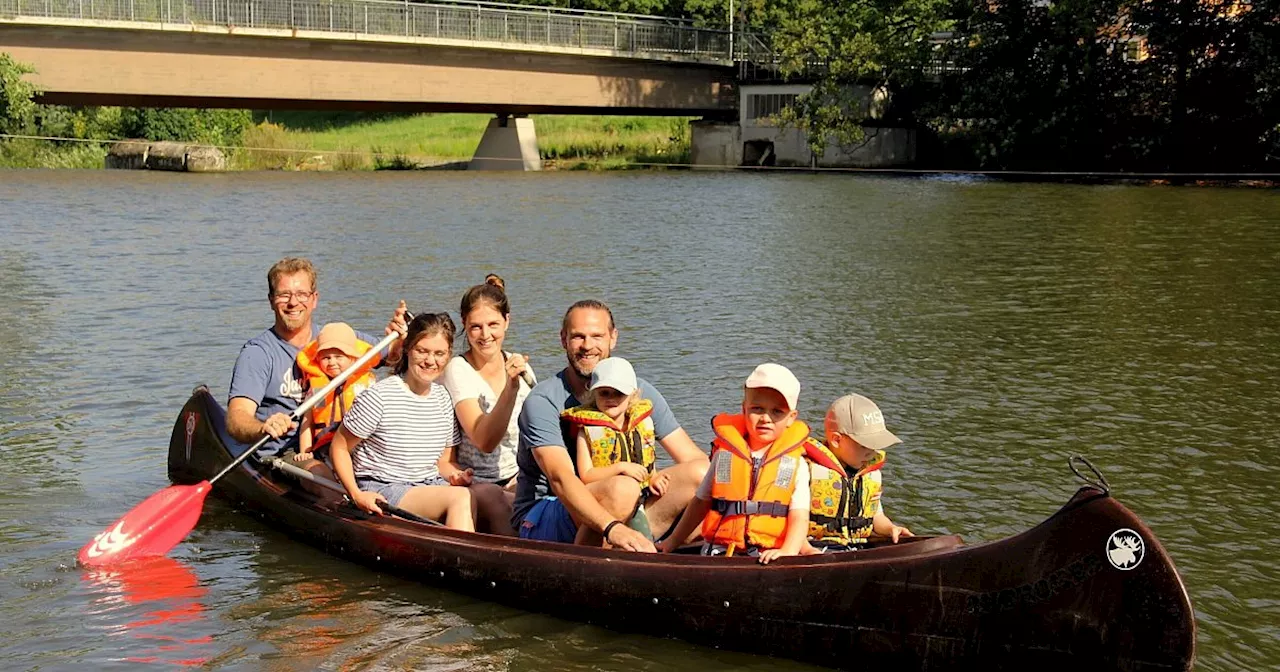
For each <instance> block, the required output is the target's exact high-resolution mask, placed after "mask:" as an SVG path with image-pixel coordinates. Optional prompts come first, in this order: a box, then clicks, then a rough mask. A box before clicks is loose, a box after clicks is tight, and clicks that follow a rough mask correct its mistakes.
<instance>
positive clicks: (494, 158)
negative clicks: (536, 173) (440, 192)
mask: <svg viewBox="0 0 1280 672" xmlns="http://www.w3.org/2000/svg"><path fill="white" fill-rule="evenodd" d="M467 170H542V159H541V158H540V157H539V156H538V136H537V135H536V134H535V133H534V130H533V120H532V119H530V118H528V117H508V116H507V115H505V114H500V115H498V116H497V117H496V118H494V119H490V120H489V127H488V128H486V129H485V131H484V137H482V138H480V146H479V147H476V153H475V156H473V157H471V163H470V164H468V165H467Z"/></svg>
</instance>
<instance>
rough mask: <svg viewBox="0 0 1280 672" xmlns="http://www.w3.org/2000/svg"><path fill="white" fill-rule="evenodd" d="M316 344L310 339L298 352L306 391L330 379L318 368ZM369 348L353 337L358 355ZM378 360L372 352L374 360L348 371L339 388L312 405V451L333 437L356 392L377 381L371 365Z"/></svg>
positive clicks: (375, 364)
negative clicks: (305, 381) (305, 380)
mask: <svg viewBox="0 0 1280 672" xmlns="http://www.w3.org/2000/svg"><path fill="white" fill-rule="evenodd" d="M319 344H320V343H319V341H311V342H310V343H308V344H307V347H305V348H303V349H302V350H299V351H298V359H297V362H298V369H300V370H301V371H302V373H303V375H305V376H306V377H307V384H306V387H305V390H304V392H306V393H308V394H309V393H310V392H311V391H315V390H320V389H322V388H323V387H324V386H325V385H328V384H329V380H330V379H329V376H328V374H326V373H325V372H324V369H322V368H321V367H320V352H319ZM372 347H373V346H372V345H369V344H368V343H365V342H364V341H361V340H358V339H357V340H356V351H357V352H359V353H360V356H364V353H366V352H368V351H369V349H370V348H372ZM381 359H382V355H381V354H378V355H374V356H373V359H370V360H369V361H368V362H367V363H366V364H365V365H364V366H362V367H360V369H359V370H357V371H356V372H355V373H353V374H351V377H349V378H347V380H346V382H344V383H343V384H342V385H340V386H338V389H336V390H334V391H332V392H330V393H329V394H328V395H326V396H325V398H324V401H321V402H320V403H318V404H316V405H315V406H313V407H311V429H312V437H313V439H314V440H313V442H312V448H311V449H312V450H313V451H314V450H316V449H318V448H320V447H321V446H323V445H325V444H326V443H329V441H331V440H333V433H334V431H336V430H337V429H338V425H339V424H341V423H342V416H343V415H344V414H345V413H346V412H347V411H348V410H350V408H351V402H352V401H354V400H355V398H356V395H357V394H360V393H361V392H364V391H365V390H367V389H369V387H370V386H372V385H373V384H374V383H376V382H378V379H377V377H376V376H374V375H373V367H375V366H377V365H378V362H379V361H381Z"/></svg>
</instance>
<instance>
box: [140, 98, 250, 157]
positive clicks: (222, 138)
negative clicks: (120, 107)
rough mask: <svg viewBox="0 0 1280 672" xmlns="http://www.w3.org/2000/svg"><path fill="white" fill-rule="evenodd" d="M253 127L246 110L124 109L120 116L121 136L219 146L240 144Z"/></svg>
mask: <svg viewBox="0 0 1280 672" xmlns="http://www.w3.org/2000/svg"><path fill="white" fill-rule="evenodd" d="M251 125H253V115H252V113H251V112H250V111H249V110H205V109H195V108H185V107H176V108H126V109H125V110H124V111H123V112H122V113H121V115H120V131H121V134H122V135H123V136H124V137H129V138H145V139H147V140H175V141H179V142H200V143H205V144H211V145H215V146H220V147H226V146H234V145H237V144H239V143H240V140H241V138H242V137H243V136H244V131H245V129H247V128H248V127H249V126H251Z"/></svg>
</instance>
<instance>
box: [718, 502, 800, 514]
mask: <svg viewBox="0 0 1280 672" xmlns="http://www.w3.org/2000/svg"><path fill="white" fill-rule="evenodd" d="M711 509H712V510H713V511H715V512H716V513H718V514H720V515H722V516H775V517H778V518H786V517H787V513H789V512H790V510H791V507H790V506H788V505H786V504H781V503H779V502H757V501H755V500H753V499H749V500H731V499H713V500H711Z"/></svg>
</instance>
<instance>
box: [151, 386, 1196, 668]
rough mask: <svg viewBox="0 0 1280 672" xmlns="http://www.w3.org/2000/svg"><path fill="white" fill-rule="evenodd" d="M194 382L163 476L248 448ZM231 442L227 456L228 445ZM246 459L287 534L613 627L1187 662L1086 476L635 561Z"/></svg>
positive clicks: (848, 661)
mask: <svg viewBox="0 0 1280 672" xmlns="http://www.w3.org/2000/svg"><path fill="white" fill-rule="evenodd" d="M224 427H225V411H224V410H223V409H222V407H221V406H220V405H219V404H218V402H217V401H215V400H214V398H213V397H212V396H211V395H210V394H209V392H208V390H207V389H205V388H203V387H201V388H197V389H196V391H195V392H194V394H193V395H192V397H191V399H190V400H189V401H188V402H187V404H186V405H185V406H184V407H183V409H182V412H181V414H180V415H179V416H178V419H177V421H176V423H175V425H174V430H173V436H172V439H171V441H170V444H169V465H168V466H169V477H170V479H171V480H172V481H174V482H175V483H195V482H198V481H201V480H204V479H207V478H209V477H210V476H211V475H213V474H215V473H217V472H218V471H219V470H221V469H222V468H223V467H224V466H225V465H227V464H228V463H229V462H230V461H231V459H232V457H233V452H232V450H234V451H235V453H234V454H238V453H239V451H240V450H242V449H243V446H240V445H238V444H235V443H234V442H232V441H231V440H230V439H229V437H228V436H227V435H226V433H225V428H224ZM229 448H230V449H231V450H229ZM315 490H316V489H315V488H314V487H311V488H305V487H302V485H301V484H300V483H299V482H298V481H295V480H293V479H292V478H290V477H288V476H284V475H282V474H280V473H278V472H276V471H274V470H272V469H271V468H269V467H267V466H265V465H263V464H259V463H256V462H255V461H254V460H252V459H250V460H248V461H246V462H245V463H244V464H243V465H241V466H240V467H239V468H238V469H236V470H233V471H232V472H231V473H229V474H227V476H226V477H224V478H223V479H221V480H220V481H218V482H217V484H216V486H215V492H217V493H218V494H219V495H220V496H222V497H225V498H227V499H229V500H231V501H233V502H236V503H238V504H240V505H241V506H242V507H244V508H245V509H246V510H248V511H251V512H253V513H254V514H256V515H259V516H261V517H262V518H263V519H264V520H265V521H267V522H268V523H269V524H271V525H273V526H275V527H277V528H279V529H281V530H283V531H285V532H286V533H288V534H290V535H291V536H293V537H295V538H297V539H299V540H300V541H305V542H307V543H310V544H312V545H314V546H316V547H318V548H320V549H323V550H324V551H326V552H328V553H331V554H333V555H336V556H340V557H343V558H347V559H349V560H352V561H355V562H359V563H362V564H364V565H367V566H369V567H371V568H374V569H375V570H378V571H386V572H392V573H396V574H400V575H403V576H405V577H408V578H412V579H414V580H419V581H422V582H424V583H430V584H434V585H437V586H440V587H443V588H447V589H450V590H454V591H458V592H463V593H467V594H470V595H474V596H478V597H482V598H484V599H488V600H492V601H495V602H501V603H505V604H509V605H512V606H516V607H519V608H524V609H529V610H531V611H539V612H545V613H550V614H554V615H557V616H561V617H564V618H567V619H571V620H578V621H585V622H588V623H593V624H597V625H601V626H604V627H608V628H612V629H615V630H618V631H629V632H643V633H646V634H651V635H657V636H662V637H672V638H679V639H684V640H688V641H692V642H697V643H701V644H705V645H710V646H717V647H721V648H725V649H733V650H739V651H746V652H753V653H760V654H765V655H773V656H781V657H786V658H792V659H796V660H802V661H806V662H811V663H816V664H819V665H826V666H830V667H842V668H866V667H867V666H873V669H881V670H895V671H897V670H924V669H929V670H937V669H956V668H960V667H961V666H967V665H971V664H972V665H981V666H982V668H981V669H984V670H992V669H1008V670H1018V671H1019V672H1027V671H1028V670H1030V671H1033V672H1044V671H1045V670H1067V669H1070V670H1186V669H1190V667H1191V665H1192V662H1193V660H1194V658H1195V634H1196V628H1195V619H1194V613H1193V611H1192V607H1191V602H1190V600H1189V599H1188V597H1187V593H1186V590H1185V589H1184V587H1183V585H1182V580H1181V578H1180V577H1179V576H1178V573H1177V570H1175V569H1174V566H1173V563H1172V561H1171V560H1170V558H1169V555H1168V554H1167V553H1166V552H1165V549H1164V547H1163V546H1161V544H1160V542H1159V540H1157V539H1156V537H1155V535H1154V534H1152V532H1151V530H1150V529H1148V528H1147V526H1146V525H1144V524H1143V523H1142V521H1141V520H1139V519H1138V517H1137V516H1135V515H1134V514H1133V513H1132V512H1130V511H1129V510H1128V509H1127V508H1125V507H1124V506H1123V505H1122V504H1120V503H1119V502H1117V501H1116V500H1115V499H1114V498H1112V497H1111V496H1110V495H1109V494H1108V493H1107V492H1106V491H1105V490H1104V489H1102V488H1100V487H1083V488H1081V489H1080V490H1079V491H1078V492H1076V494H1075V496H1073V497H1072V498H1071V499H1070V501H1068V502H1067V503H1066V505H1065V506H1063V507H1062V508H1061V509H1060V510H1059V511H1058V512H1056V513H1054V514H1053V515H1052V516H1050V517H1049V518H1048V519H1047V520H1045V521H1044V522H1042V523H1040V524H1039V525H1037V526H1035V527H1033V528H1031V529H1030V530H1027V531H1026V532H1023V533H1021V534H1017V535H1014V536H1012V537H1008V538H1006V539H1001V540H999V541H993V542H990V543H984V544H978V545H974V546H966V545H962V544H961V542H960V538H959V537H956V536H944V537H924V538H916V539H915V540H912V541H911V542H910V543H902V544H898V545H886V546H879V547H874V548H870V549H867V550H862V551H858V552H854V553H837V554H827V555H820V556H809V557H799V558H784V559H782V560H779V561H777V562H775V563H773V564H771V565H769V566H761V565H759V564H758V563H756V562H755V561H754V560H752V559H750V558H728V559H726V558H706V557H701V556H697V555H679V554H677V555H647V554H635V553H627V552H623V551H613V550H604V549H599V548H584V547H575V546H570V545H565V544H554V543H548V542H538V541H528V540H522V539H514V538H510V537H499V536H494V535H488V534H477V533H467V532H459V531H455V530H449V529H446V528H443V527H439V526H431V525H425V524H422V523H415V522H410V521H407V520H401V519H397V518H389V517H388V518H381V517H371V516H367V515H365V514H363V513H361V512H359V511H358V510H356V509H354V508H353V507H351V506H350V505H349V504H347V503H346V502H345V501H343V500H342V498H340V497H338V496H335V495H333V494H331V493H328V492H326V491H318V492H317V491H315Z"/></svg>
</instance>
